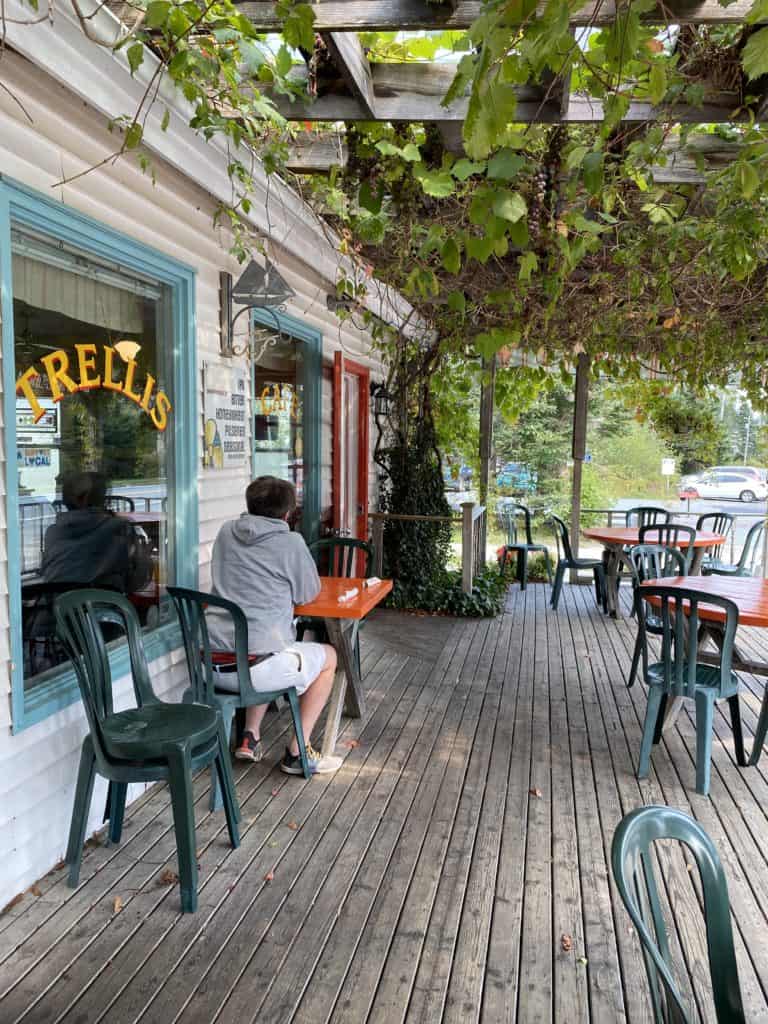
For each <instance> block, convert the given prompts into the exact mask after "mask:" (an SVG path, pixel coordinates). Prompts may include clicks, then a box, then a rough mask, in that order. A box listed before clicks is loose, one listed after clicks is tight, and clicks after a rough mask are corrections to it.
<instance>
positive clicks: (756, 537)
mask: <svg viewBox="0 0 768 1024" xmlns="http://www.w3.org/2000/svg"><path fill="white" fill-rule="evenodd" d="M764 533H765V520H764V519H760V520H758V522H756V523H754V524H753V525H752V526H751V527H750V528H749V532H748V533H747V536H746V538H745V540H744V547H743V548H742V549H741V554H740V555H739V560H738V562H736V564H735V565H731V564H729V563H728V562H723V561H721V560H720V559H718V558H711V559H709V561H707V562H706V563H705V564H704V565H703V566H702V573H703V575H704V576H756V575H757V574H758V568H759V566H760V562H761V556H762V549H763V535H764Z"/></svg>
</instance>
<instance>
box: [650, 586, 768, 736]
mask: <svg viewBox="0 0 768 1024" xmlns="http://www.w3.org/2000/svg"><path fill="white" fill-rule="evenodd" d="M644 586H646V587H662V586H663V587H673V588H676V589H679V590H691V589H694V590H697V591H699V592H702V591H703V592H705V593H708V594H712V595H713V596H715V597H725V598H728V600H729V601H733V603H734V604H735V605H736V607H737V608H738V610H739V626H756V627H757V628H760V629H768V580H765V579H762V578H756V577H754V576H736V577H733V578H731V577H728V576H702V577H701V578H700V579H697V580H696V582H695V583H693V584H692V583H691V580H690V578H689V577H686V576H670V577H666V578H664V579H660V580H647V581H645V582H644V583H642V584H641V588H642V587H644ZM649 604H656V605H658V604H659V601H658V599H655V600H654V599H651V600H650V601H649ZM685 610H686V604H685V603H684V604H683V611H685ZM699 620H700V628H699V635H698V637H697V638H696V644H697V653H696V660H697V661H700V662H703V663H704V664H708V665H717V664H719V660H718V658H717V656H716V655H714V654H709V653H707V652H706V651H703V650H702V649H701V648H702V647H703V646H704V644H705V643H706V641H707V640H708V639H711V640H712V641H713V642H714V643H715V645H716V646H717V647H718V648H719V647H720V646H721V640H722V635H723V630H722V626H723V623H724V622H725V613H724V612H723V610H722V608H717V607H714V606H707V605H706V604H700V605H699ZM736 636H737V639H738V631H737V634H736ZM732 667H733V669H734V670H735V671H736V672H748V673H749V674H750V675H759V676H768V662H764V661H755V660H753V659H752V658H749V657H747V656H746V655H745V654H744V653H743V652H742V651H741V650H740V649H739V646H738V644H737V643H734V645H733V661H732ZM681 705H682V699H681V698H675V699H674V700H673V701H672V702H670V705H668V708H667V714H666V716H665V718H664V727H663V728H664V729H665V730H666V729H668V728H669V727H670V726H671V725H672V724H674V721H675V719H676V717H677V714H678V712H679V710H680V707H681ZM767 719H768V687H766V688H765V690H764V691H763V702H762V706H761V710H760V719H759V722H758V726H757V729H756V730H755V735H757V736H759V735H760V734H761V727H762V726H763V725H764V723H765V721H766V720H767ZM753 756H754V754H753Z"/></svg>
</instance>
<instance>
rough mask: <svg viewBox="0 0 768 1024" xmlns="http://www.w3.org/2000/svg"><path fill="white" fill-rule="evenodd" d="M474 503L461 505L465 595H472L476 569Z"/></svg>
mask: <svg viewBox="0 0 768 1024" xmlns="http://www.w3.org/2000/svg"><path fill="white" fill-rule="evenodd" d="M474 507H475V503H474V502H473V501H462V503H461V589H462V590H463V591H464V593H465V594H471V593H472V580H473V578H474V575H475V574H474V568H473V565H472V554H473V551H472V510H473V509H474Z"/></svg>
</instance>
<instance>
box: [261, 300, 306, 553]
mask: <svg viewBox="0 0 768 1024" xmlns="http://www.w3.org/2000/svg"><path fill="white" fill-rule="evenodd" d="M251 317H252V320H253V322H254V323H257V324H260V325H261V326H262V327H273V328H277V330H279V331H280V332H281V333H282V334H289V335H290V336H291V337H292V338H293V339H294V340H296V341H300V342H303V344H304V353H303V356H304V513H303V515H302V517H301V519H302V533H303V535H304V539H305V540H306V542H307V544H311V543H312V542H313V541H316V540H317V539H318V537H319V536H320V431H321V429H322V417H321V411H322V410H321V403H322V373H323V336H322V334H321V333H320V332H319V331H316V330H315V329H314V328H313V327H309V326H307V324H305V323H304V322H303V321H301V320H299V319H298V318H297V317H295V316H291V315H290V314H289V313H282V312H280V310H277V309H261V308H255V309H253V310H252V311H251ZM254 372H255V367H253V366H252V367H251V396H252V401H255V396H254V395H253V388H254V381H255V377H254ZM257 455H258V453H257V451H256V449H255V447H254V445H253V443H252V444H251V472H252V474H253V476H256V475H257V473H258V467H257V465H256V457H257Z"/></svg>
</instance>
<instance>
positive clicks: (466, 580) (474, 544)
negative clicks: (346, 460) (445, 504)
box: [368, 501, 485, 594]
mask: <svg viewBox="0 0 768 1024" xmlns="http://www.w3.org/2000/svg"><path fill="white" fill-rule="evenodd" d="M368 518H369V519H370V520H371V542H372V544H373V550H374V563H373V571H374V575H375V576H382V575H383V573H384V524H385V523H386V522H388V521H389V522H401V523H450V524H451V525H452V526H453V525H454V524H458V523H461V588H462V590H463V591H464V593H465V594H471V593H472V581H473V580H474V578H475V574H476V573H477V570H478V569H479V568H481V567H482V566H483V565H484V564H485V506H484V505H476V504H475V503H474V502H473V501H465V502H463V503H462V506H461V516H416V515H396V514H394V513H392V512H370V513H369V514H368Z"/></svg>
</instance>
